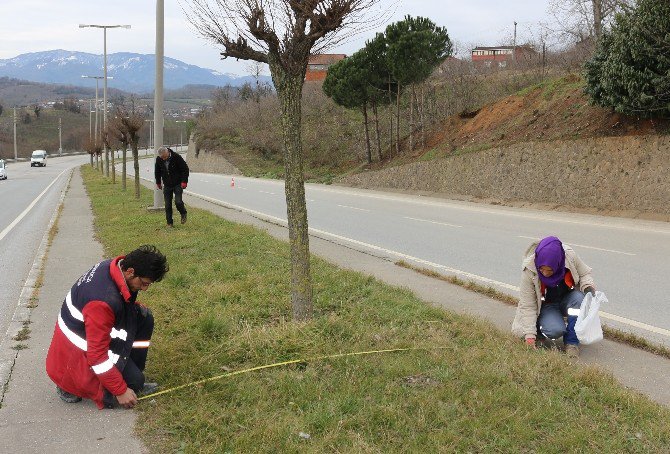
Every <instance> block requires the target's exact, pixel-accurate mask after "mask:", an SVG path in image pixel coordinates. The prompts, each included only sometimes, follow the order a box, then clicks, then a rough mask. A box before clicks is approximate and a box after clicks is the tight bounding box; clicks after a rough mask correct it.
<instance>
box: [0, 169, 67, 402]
mask: <svg viewBox="0 0 670 454" xmlns="http://www.w3.org/2000/svg"><path fill="white" fill-rule="evenodd" d="M72 172H73V171H72V170H71V171H70V175H69V176H68V177H67V181H66V182H65V186H64V188H63V190H62V192H61V196H60V199H59V201H58V204H57V205H56V208H55V209H54V212H53V214H52V215H51V219H50V220H49V225H48V226H47V228H46V230H45V232H44V235H43V236H42V241H41V242H40V245H39V247H38V248H37V254H36V256H35V260H34V261H33V265H32V267H31V269H30V272H29V273H28V278H27V279H26V281H25V283H24V285H23V288H22V289H21V295H20V296H19V301H18V303H17V304H16V308H15V309H14V314H13V315H12V320H11V321H10V322H9V326H8V327H7V332H6V333H5V335H4V336H3V337H2V338H1V339H0V405H1V404H2V402H3V400H4V397H5V391H6V390H7V387H8V385H9V380H10V379H11V377H12V370H13V369H14V362H15V361H16V358H17V357H18V354H19V350H14V349H13V348H12V347H11V344H12V342H16V341H14V340H13V339H12V338H13V337H15V336H16V335H17V334H18V333H19V331H21V329H22V328H23V323H24V322H28V321H30V313H31V307H30V303H31V301H30V299H31V296H32V294H33V292H34V291H35V289H36V288H37V287H36V284H37V280H38V278H39V275H40V273H41V272H42V268H43V265H44V260H45V258H46V255H47V252H48V249H49V234H50V232H51V229H52V228H53V226H54V225H55V224H56V222H57V219H58V214H59V213H60V208H61V207H62V206H63V202H64V200H65V195H66V194H67V191H68V188H69V186H70V180H71V179H72Z"/></svg>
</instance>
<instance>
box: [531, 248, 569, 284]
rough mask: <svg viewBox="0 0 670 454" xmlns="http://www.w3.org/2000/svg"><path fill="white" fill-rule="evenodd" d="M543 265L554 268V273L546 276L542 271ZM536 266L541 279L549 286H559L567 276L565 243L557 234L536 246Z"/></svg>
mask: <svg viewBox="0 0 670 454" xmlns="http://www.w3.org/2000/svg"><path fill="white" fill-rule="evenodd" d="M541 266H548V267H551V269H552V270H554V274H552V275H551V276H549V277H544V276H543V275H542V273H540V267H541ZM535 268H537V274H538V277H539V278H540V281H542V283H543V284H544V285H546V286H547V287H555V286H557V285H558V284H559V283H560V282H561V281H562V280H563V277H564V276H565V251H564V250H563V243H561V240H559V239H558V238H556V237H555V236H548V237H546V238H544V239H543V240H542V241H540V244H538V245H537V248H535Z"/></svg>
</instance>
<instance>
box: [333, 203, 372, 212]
mask: <svg viewBox="0 0 670 454" xmlns="http://www.w3.org/2000/svg"><path fill="white" fill-rule="evenodd" d="M338 207H340V208H347V209H349V210H356V211H366V212H368V213H369V212H370V210H366V209H364V208H356V207H350V206H349V205H338Z"/></svg>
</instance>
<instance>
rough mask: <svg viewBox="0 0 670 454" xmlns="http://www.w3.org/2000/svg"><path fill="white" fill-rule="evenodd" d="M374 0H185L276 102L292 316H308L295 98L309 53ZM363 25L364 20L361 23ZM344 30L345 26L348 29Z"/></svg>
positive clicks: (202, 28)
mask: <svg viewBox="0 0 670 454" xmlns="http://www.w3.org/2000/svg"><path fill="white" fill-rule="evenodd" d="M379 1H380V0H209V1H208V0H187V3H189V4H190V5H191V6H192V10H191V11H190V12H189V13H187V14H188V16H189V20H190V22H191V24H192V25H193V26H194V27H195V28H196V30H197V31H198V32H199V33H200V34H201V35H202V36H204V37H205V38H207V39H209V40H211V41H213V42H214V43H216V44H217V45H218V46H221V47H222V48H223V51H222V52H221V55H222V56H223V58H228V57H232V58H237V59H242V60H252V61H257V62H261V63H266V64H268V65H269V67H270V73H271V75H272V81H273V83H274V86H275V90H276V91H277V96H278V97H279V101H280V104H281V122H282V135H283V138H284V140H283V142H284V143H283V154H284V165H285V193H286V206H287V217H288V228H289V241H290V247H291V304H292V309H293V318H294V319H295V320H305V319H309V318H311V316H312V284H311V277H310V267H309V233H308V226H307V207H306V204H305V185H304V175H303V151H302V141H301V119H302V113H301V99H302V89H303V84H304V80H305V73H306V71H307V63H308V60H309V56H310V54H312V53H319V52H321V51H323V50H324V49H326V48H328V47H330V46H332V45H334V44H335V43H338V42H341V41H342V40H343V39H345V38H346V37H347V34H337V33H335V32H337V31H338V30H339V31H341V30H347V29H348V30H351V31H355V30H356V28H360V27H361V25H362V22H361V21H362V20H363V15H364V13H365V12H366V11H367V10H368V9H370V8H372V7H373V6H375V5H377V4H378V3H379ZM368 26H370V23H369V22H368ZM350 35H351V33H349V36H350Z"/></svg>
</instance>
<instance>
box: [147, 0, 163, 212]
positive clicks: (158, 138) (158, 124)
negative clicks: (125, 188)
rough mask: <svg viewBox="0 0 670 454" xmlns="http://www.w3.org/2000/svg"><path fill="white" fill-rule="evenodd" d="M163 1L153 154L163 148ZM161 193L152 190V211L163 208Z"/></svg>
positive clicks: (159, 12)
mask: <svg viewBox="0 0 670 454" xmlns="http://www.w3.org/2000/svg"><path fill="white" fill-rule="evenodd" d="M164 17H165V3H164V0H156V81H155V86H154V154H155V155H156V156H158V149H159V148H160V147H162V146H163V60H164V55H163V51H164V37H165V32H164ZM162 192H163V191H161V190H160V189H158V188H155V189H154V206H153V207H150V209H152V210H162V209H164V208H165V202H164V200H163V194H162Z"/></svg>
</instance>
